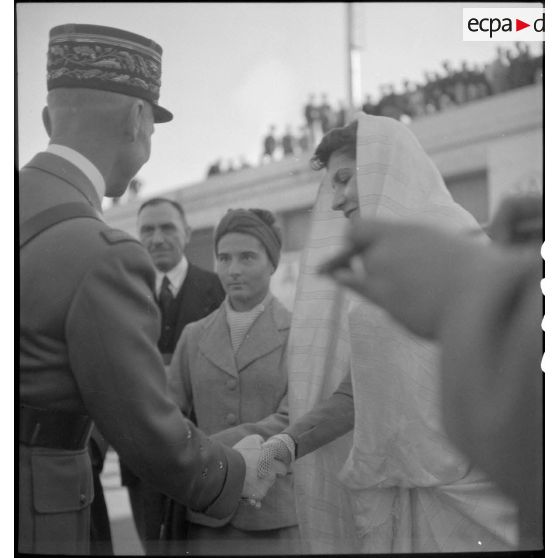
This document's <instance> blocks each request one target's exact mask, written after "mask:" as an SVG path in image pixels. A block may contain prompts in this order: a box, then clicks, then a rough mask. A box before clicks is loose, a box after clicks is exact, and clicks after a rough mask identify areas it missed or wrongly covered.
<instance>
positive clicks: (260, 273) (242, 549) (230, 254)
mask: <svg viewBox="0 0 558 558" xmlns="http://www.w3.org/2000/svg"><path fill="white" fill-rule="evenodd" d="M274 221H275V217H274V216H273V214H272V213H270V212H269V211H266V210H262V209H248V210H246V209H236V210H229V211H228V213H227V214H226V215H225V217H223V219H222V220H221V222H220V223H219V225H218V226H217V228H216V231H215V255H216V259H217V273H218V275H219V278H220V280H221V282H222V284H223V288H224V289H225V291H226V294H227V296H226V298H225V300H224V302H223V303H222V304H221V306H220V307H219V308H218V309H217V310H216V311H215V312H213V313H212V314H210V315H209V316H207V317H206V318H204V319H202V320H200V321H198V322H195V323H193V324H189V325H188V326H186V328H185V329H184V331H183V332H182V335H181V338H180V340H179V342H178V344H177V347H176V350H175V353H174V356H173V359H172V362H171V364H170V378H171V380H170V382H171V391H172V394H173V396H174V397H175V399H176V401H177V402H178V404H179V406H180V408H181V410H182V412H183V413H184V414H185V415H186V416H189V417H192V418H193V419H194V420H195V421H196V422H197V425H198V427H199V428H200V429H202V430H203V431H204V432H205V433H206V434H208V435H211V438H213V439H215V440H218V441H220V442H222V443H224V444H226V445H229V446H233V445H234V444H236V443H237V442H239V441H240V440H241V439H242V438H244V437H245V436H247V435H250V434H259V435H261V436H262V437H263V438H265V439H267V438H268V437H269V436H272V435H273V434H277V433H279V432H281V431H282V430H283V429H284V428H285V427H286V426H287V425H288V412H287V371H286V367H285V356H286V354H285V348H286V343H287V338H288V334H289V328H290V319H291V316H290V312H289V311H288V310H287V309H286V308H285V307H284V306H283V305H282V304H281V303H280V302H279V301H278V300H277V299H276V298H275V297H274V296H273V295H272V294H271V292H270V291H269V283H270V279H271V275H272V274H273V272H274V271H275V269H276V267H277V263H278V261H279V255H280V251H281V234H280V231H279V229H278V228H277V227H276V225H274ZM256 423H257V424H256ZM188 520H189V522H190V524H189V526H188V532H187V535H186V539H187V540H186V541H185V542H184V545H183V546H182V551H183V552H184V551H187V552H189V553H190V554H212V555H216V554H227V555H231V554H241V555H248V554H257V555H261V554H273V553H276V554H292V553H298V548H299V547H298V538H299V534H298V526H297V520H296V512H295V507H294V493H293V481H292V475H290V474H288V475H287V476H284V477H281V478H278V479H277V482H276V483H275V485H274V486H273V487H272V488H271V489H270V491H269V492H268V494H267V495H266V497H265V498H264V499H263V501H262V502H261V507H260V508H256V507H254V506H250V505H248V504H246V503H242V502H241V503H240V504H239V506H238V508H237V510H236V512H235V513H234V514H233V515H232V516H231V517H230V518H229V520H228V522H227V523H226V524H223V522H221V523H217V522H216V521H214V520H210V519H208V518H206V517H205V516H202V515H199V514H194V513H191V512H188Z"/></svg>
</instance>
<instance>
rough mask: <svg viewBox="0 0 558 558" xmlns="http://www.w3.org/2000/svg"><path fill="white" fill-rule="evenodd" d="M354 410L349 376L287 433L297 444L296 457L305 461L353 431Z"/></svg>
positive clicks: (290, 427) (286, 430) (287, 430)
mask: <svg viewBox="0 0 558 558" xmlns="http://www.w3.org/2000/svg"><path fill="white" fill-rule="evenodd" d="M354 422H355V408H354V402H353V385H352V382H351V374H350V372H349V373H348V374H347V375H346V376H345V378H343V380H342V381H341V383H340V384H339V387H338V388H337V389H336V390H335V392H334V393H333V394H332V395H331V396H330V397H329V398H328V399H325V400H324V401H321V402H320V403H318V404H317V405H316V406H315V407H314V408H313V409H312V410H311V411H308V413H306V414H305V415H304V416H302V417H301V418H300V419H298V420H297V421H296V422H295V423H293V424H291V425H290V426H289V427H288V428H286V429H285V430H284V432H285V433H286V434H289V436H291V437H292V438H293V439H294V441H295V443H296V457H297V458H298V457H302V456H304V455H306V454H307V453H311V452H313V451H315V450H317V449H318V448H321V447H322V446H324V445H325V444H328V443H329V442H333V440H336V439H337V438H339V436H342V435H343V434H346V433H347V432H350V431H351V430H352V429H353V427H354Z"/></svg>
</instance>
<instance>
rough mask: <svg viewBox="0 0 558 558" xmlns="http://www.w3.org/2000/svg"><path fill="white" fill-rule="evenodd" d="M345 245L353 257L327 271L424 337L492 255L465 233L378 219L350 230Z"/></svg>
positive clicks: (436, 329)
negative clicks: (473, 274)
mask: <svg viewBox="0 0 558 558" xmlns="http://www.w3.org/2000/svg"><path fill="white" fill-rule="evenodd" d="M348 245H349V247H348V249H347V253H346V255H351V254H356V253H358V256H355V257H353V258H352V259H351V258H350V257H347V258H345V260H346V261H345V263H346V264H347V265H345V266H339V267H337V268H335V269H334V268H333V266H329V267H328V268H326V272H327V273H328V274H329V275H330V276H331V277H332V278H333V279H334V280H335V281H337V282H338V283H340V284H341V285H343V286H345V287H349V288H350V289H353V290H354V291H356V292H357V293H359V294H361V295H362V296H364V297H366V298H368V299H369V300H371V301H372V302H374V303H376V304H378V306H380V307H382V308H384V309H385V310H387V311H388V312H389V313H390V314H391V315H392V316H393V317H394V318H395V319H396V320H398V321H399V322H401V323H402V324H403V325H404V326H406V327H407V328H408V329H409V330H411V331H412V332H413V333H416V334H418V335H421V336H423V337H427V338H433V337H436V336H437V335H438V333H439V328H440V324H441V320H442V317H443V315H444V313H445V311H446V308H447V307H448V305H450V304H451V303H452V302H453V300H454V299H455V297H457V296H459V295H461V293H463V292H467V282H468V278H469V275H470V273H471V272H472V271H474V270H475V269H479V266H483V265H484V264H483V262H485V261H486V260H487V259H488V260H490V259H491V258H492V257H494V253H495V252H496V251H495V250H491V249H487V248H486V246H485V245H483V244H481V243H479V242H478V241H475V240H473V239H471V238H468V237H466V236H465V235H458V234H457V233H456V234H451V233H449V232H447V231H441V230H439V229H435V228H432V227H428V226H425V225H417V224H403V223H394V222H391V221H382V220H380V219H374V220H371V219H370V220H363V221H361V222H360V223H358V224H356V225H354V226H352V227H351V229H350V230H349V234H348ZM339 261H342V259H341V260H339ZM355 264H357V265H355Z"/></svg>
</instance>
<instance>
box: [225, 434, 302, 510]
mask: <svg viewBox="0 0 558 558" xmlns="http://www.w3.org/2000/svg"><path fill="white" fill-rule="evenodd" d="M233 448H234V449H235V450H237V451H238V452H239V453H240V454H241V455H242V457H243V458H244V461H245V463H246V477H245V479H244V486H243V488H242V501H243V502H245V503H247V504H249V505H251V506H254V507H255V508H257V509H259V508H260V507H261V501H262V499H263V498H264V497H265V495H266V494H267V492H268V490H269V489H270V488H271V487H272V486H273V484H274V483H275V479H276V478H277V476H279V477H284V476H285V475H286V474H287V471H288V468H289V465H290V464H291V462H292V461H293V460H294V457H295V455H294V453H295V445H294V441H293V439H292V438H291V437H290V436H289V435H288V434H277V435H275V436H272V437H271V438H269V439H268V440H267V441H266V442H264V439H263V438H262V437H261V436H260V435H259V434H251V435H250V436H246V437H245V438H243V439H242V440H240V442H238V443H237V444H236V445H235V446H233Z"/></svg>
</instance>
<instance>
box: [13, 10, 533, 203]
mask: <svg viewBox="0 0 558 558" xmlns="http://www.w3.org/2000/svg"><path fill="white" fill-rule="evenodd" d="M480 5H482V7H489V6H492V5H494V6H499V7H502V6H506V5H511V3H503V4H492V3H482V4H478V3H477V4H472V3H458V2H457V3H451V2H437V3H436V2H431V3H405V2H403V3H373V2H363V3H358V8H357V10H358V12H357V13H358V15H359V18H358V19H359V25H360V29H361V31H362V37H363V46H362V49H361V66H362V93H363V95H365V94H367V93H370V94H372V95H373V97H376V96H377V94H378V91H379V86H380V85H382V84H388V83H393V84H394V85H396V87H401V84H402V80H403V79H405V78H407V79H410V80H411V81H412V82H422V81H423V72H424V71H425V70H427V71H440V70H441V62H442V60H444V59H447V60H449V61H450V62H451V63H452V64H453V65H454V66H456V65H458V64H460V63H461V61H462V60H467V61H469V62H472V63H484V62H488V61H489V60H491V59H492V58H493V57H494V53H495V50H496V45H497V44H499V43H489V42H463V41H462V32H461V25H462V8H463V7H465V6H466V7H473V6H480ZM513 5H514V7H521V6H532V4H521V3H518V4H515V3H514V4H513ZM62 23H94V24H100V25H109V26H113V27H122V28H125V29H127V30H130V31H133V32H135V33H139V34H142V35H145V36H147V37H149V38H151V39H154V40H155V41H157V42H158V43H159V44H161V46H162V47H163V79H162V81H163V85H162V89H161V98H160V103H161V104H162V105H163V106H165V107H167V108H168V109H169V110H171V111H172V112H173V113H174V120H173V121H172V122H171V123H168V124H162V125H158V126H157V127H156V133H155V136H154V137H153V149H152V155H151V159H150V161H149V162H148V163H147V164H146V165H145V166H144V167H143V168H142V169H141V171H140V172H139V175H138V177H139V178H140V179H141V180H142V182H143V183H144V187H143V190H142V195H155V194H159V193H162V192H165V191H168V190H170V189H173V188H176V187H178V186H184V185H186V184H191V183H196V182H199V181H201V180H203V179H204V177H205V174H206V171H207V168H208V166H209V164H210V163H213V162H214V161H215V160H216V159H217V158H221V159H222V160H223V161H224V162H225V163H227V162H228V161H229V160H232V161H233V163H234V164H235V165H236V164H237V163H238V160H239V157H240V156H244V157H245V158H246V159H247V160H248V162H250V163H251V164H256V163H257V162H258V160H259V157H260V155H261V151H262V140H263V137H264V135H265V134H266V132H267V131H268V129H269V126H270V125H271V124H274V125H275V126H276V128H277V132H278V133H280V134H282V133H283V132H284V130H285V126H286V125H291V126H292V128H293V131H295V130H296V129H297V128H298V126H299V125H300V124H302V123H303V116H302V109H303V106H304V104H305V102H306V101H307V99H308V95H309V94H310V93H315V94H316V95H317V97H318V98H320V97H321V95H322V93H327V95H328V98H329V100H330V102H331V104H332V105H333V106H334V107H336V106H337V105H338V102H339V100H342V99H346V97H347V79H346V76H347V55H346V41H347V38H346V4H344V3H338V2H333V3H326V2H323V3H158V4H153V3H125V4H124V3H110V2H107V3H41V4H39V3H20V4H18V6H17V55H18V67H17V70H18V100H19V114H18V116H19V165H20V166H22V165H24V164H25V163H26V162H27V161H28V160H29V159H30V158H31V157H32V156H33V155H34V154H35V153H36V152H37V151H40V150H42V149H44V147H45V146H46V144H47V140H48V138H47V136H46V133H45V131H44V130H43V127H42V123H41V110H42V108H43V106H44V104H45V99H46V80H45V76H46V69H45V68H46V50H47V44H48V32H49V29H50V28H51V27H53V26H55V25H59V24H62ZM504 46H506V47H508V48H512V47H513V44H512V43H504ZM531 48H532V50H533V51H534V52H537V51H540V44H539V43H531Z"/></svg>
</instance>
